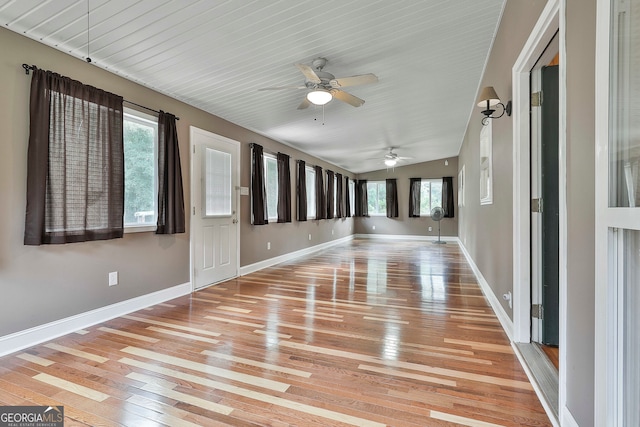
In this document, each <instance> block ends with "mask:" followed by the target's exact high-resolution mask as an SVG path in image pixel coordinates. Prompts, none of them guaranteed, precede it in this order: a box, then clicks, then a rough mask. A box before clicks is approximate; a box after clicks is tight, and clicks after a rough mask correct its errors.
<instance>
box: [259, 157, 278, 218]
mask: <svg viewBox="0 0 640 427" xmlns="http://www.w3.org/2000/svg"><path fill="white" fill-rule="evenodd" d="M262 161H263V163H264V184H265V185H264V187H265V197H266V198H265V201H264V203H265V205H266V206H267V220H268V221H270V222H271V221H275V222H277V221H278V159H277V157H276V156H274V155H273V154H271V153H264V154H263V156H262ZM268 163H273V167H274V168H275V171H276V186H275V194H272V195H270V193H269V185H268V176H267V173H268V165H267V164H268ZM272 197H273V201H274V202H275V208H274V212H269V202H270V201H272V200H271V198H272Z"/></svg>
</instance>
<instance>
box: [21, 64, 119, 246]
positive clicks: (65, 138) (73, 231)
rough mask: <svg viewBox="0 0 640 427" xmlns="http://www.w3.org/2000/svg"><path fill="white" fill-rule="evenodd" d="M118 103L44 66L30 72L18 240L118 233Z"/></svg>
mask: <svg viewBox="0 0 640 427" xmlns="http://www.w3.org/2000/svg"><path fill="white" fill-rule="evenodd" d="M122 102H123V99H122V97H121V96H118V95H115V94H112V93H109V92H106V91H103V90H101V89H97V88H95V87H93V86H87V85H84V84H82V83H81V82H79V81H76V80H72V79H70V78H68V77H64V76H61V75H59V74H56V73H53V72H51V71H43V70H38V69H35V70H34V71H33V77H32V79H31V93H30V105H29V119H30V123H29V148H28V154H27V208H26V213H25V232H24V244H25V245H41V244H62V243H74V242H84V241H89V240H106V239H115V238H120V237H122V235H123V215H124V143H123V127H122V126H123V109H122Z"/></svg>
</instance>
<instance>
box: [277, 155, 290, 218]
mask: <svg viewBox="0 0 640 427" xmlns="http://www.w3.org/2000/svg"><path fill="white" fill-rule="evenodd" d="M277 159H278V222H291V169H290V168H289V156H288V155H286V154H284V153H278V155H277Z"/></svg>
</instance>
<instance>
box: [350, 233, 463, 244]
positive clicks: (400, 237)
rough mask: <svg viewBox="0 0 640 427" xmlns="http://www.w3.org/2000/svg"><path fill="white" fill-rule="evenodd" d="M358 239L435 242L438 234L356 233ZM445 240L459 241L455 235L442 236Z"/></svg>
mask: <svg viewBox="0 0 640 427" xmlns="http://www.w3.org/2000/svg"><path fill="white" fill-rule="evenodd" d="M355 238H356V239H380V240H415V241H422V242H435V241H436V240H438V236H417V235H409V234H407V235H405V234H355ZM440 240H442V241H443V242H458V238H457V237H455V236H441V237H440Z"/></svg>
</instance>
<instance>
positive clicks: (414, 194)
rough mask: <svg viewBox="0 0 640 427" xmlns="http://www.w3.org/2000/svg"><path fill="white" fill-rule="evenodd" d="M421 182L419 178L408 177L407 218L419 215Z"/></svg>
mask: <svg viewBox="0 0 640 427" xmlns="http://www.w3.org/2000/svg"><path fill="white" fill-rule="evenodd" d="M421 182H422V179H420V178H409V218H419V217H420V186H421Z"/></svg>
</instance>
